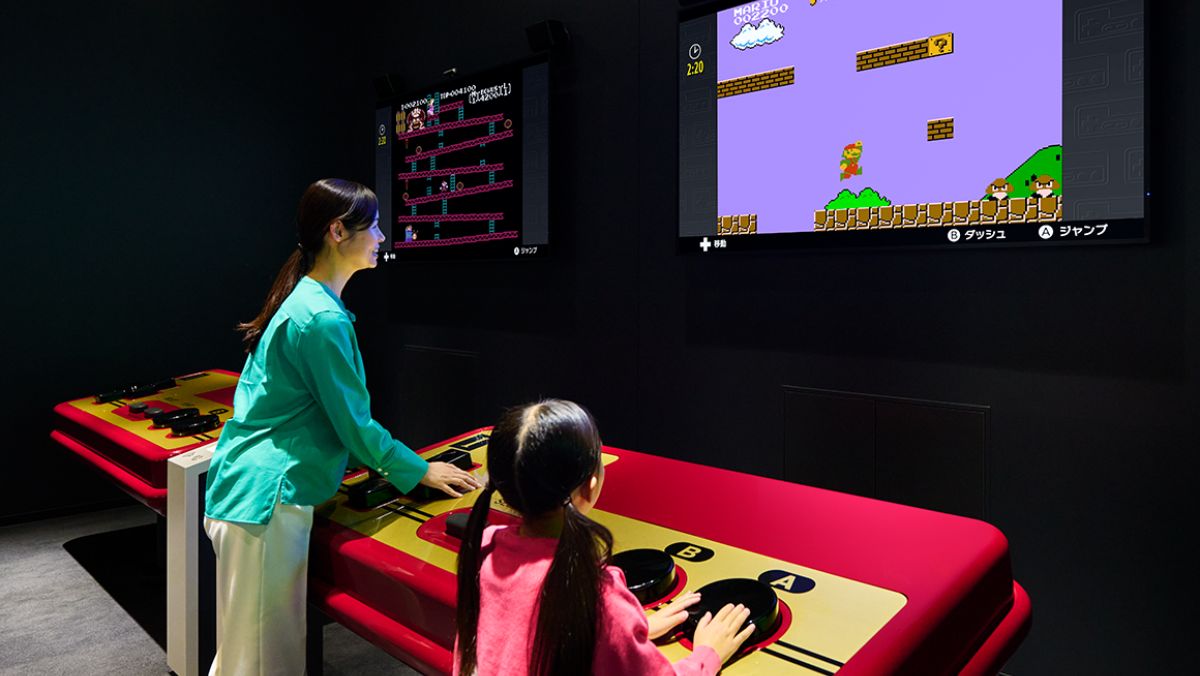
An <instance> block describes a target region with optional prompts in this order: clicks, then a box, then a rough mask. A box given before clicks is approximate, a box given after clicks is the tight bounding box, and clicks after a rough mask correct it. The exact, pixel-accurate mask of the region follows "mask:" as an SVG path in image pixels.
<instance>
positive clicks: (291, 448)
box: [204, 179, 479, 676]
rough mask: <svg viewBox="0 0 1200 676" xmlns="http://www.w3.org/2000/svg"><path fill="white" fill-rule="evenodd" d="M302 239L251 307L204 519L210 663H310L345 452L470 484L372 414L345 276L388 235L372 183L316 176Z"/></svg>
mask: <svg viewBox="0 0 1200 676" xmlns="http://www.w3.org/2000/svg"><path fill="white" fill-rule="evenodd" d="M297 222H298V233H297V234H298V236H299V242H298V243H297V249H296V251H294V252H292V255H291V257H290V258H288V261H287V263H285V264H284V266H283V268H282V269H281V270H280V271H279V274H278V276H277V277H276V278H275V284H274V285H273V286H272V287H271V291H270V293H269V294H268V295H267V301H266V304H265V305H264V306H263V309H262V311H261V312H260V313H259V314H258V316H257V317H255V318H254V320H253V321H250V322H247V323H245V324H241V325H239V327H238V328H239V329H240V330H241V331H242V332H243V334H244V340H245V344H246V351H247V352H248V353H249V357H248V358H247V359H246V366H245V368H244V369H243V371H242V375H241V378H240V379H239V380H238V385H237V390H236V392H235V393H234V401H233V406H234V415H233V418H231V419H230V420H229V421H228V422H227V423H226V424H225V427H224V428H223V429H222V430H221V437H220V439H219V440H218V441H217V446H216V450H215V451H214V453H213V459H212V464H211V466H210V468H209V471H208V492H207V508H206V510H205V516H206V518H205V522H204V523H205V530H206V531H207V532H208V535H209V537H210V538H211V539H212V541H213V548H214V550H215V551H216V555H217V656H216V660H215V661H214V662H213V666H212V671H211V672H210V673H211V674H223V675H225V676H229V675H231V674H281V675H282V674H286V675H288V676H295V675H296V674H302V673H304V640H305V603H306V594H305V592H306V587H307V583H308V538H309V530H310V528H311V526H312V511H313V506H314V505H316V504H319V503H321V502H324V501H325V500H328V499H329V498H330V497H331V496H333V494H334V493H335V492H336V491H337V487H338V485H339V483H340V482H341V479H342V474H343V472H344V471H345V468H346V464H347V461H348V456H351V455H352V456H354V458H355V460H356V461H357V462H360V463H363V464H366V465H367V466H369V467H370V468H372V469H374V470H375V471H377V472H379V474H380V475H382V476H385V477H387V478H388V479H389V480H390V481H391V482H392V483H393V484H395V486H396V487H397V488H399V489H400V490H401V491H404V492H408V491H410V490H412V489H413V488H414V487H415V486H416V485H417V484H418V483H421V484H424V485H426V486H430V487H433V488H437V489H439V490H442V491H444V492H446V493H447V494H449V495H451V496H454V497H460V493H459V492H458V491H460V490H461V491H468V490H471V489H474V488H478V486H479V483H478V482H477V481H476V480H475V479H474V477H472V476H471V475H470V474H469V473H467V472H464V471H462V470H461V469H458V468H457V467H454V466H453V465H450V464H447V463H439V462H435V463H429V462H426V461H425V460H423V459H421V458H420V457H419V456H418V455H417V454H416V453H414V452H413V451H412V450H411V449H409V448H408V447H407V446H405V445H404V444H402V443H400V442H399V441H397V440H395V439H393V438H392V436H391V435H390V434H389V433H388V432H387V430H385V429H384V428H383V427H382V426H381V425H380V424H379V423H378V422H376V421H375V420H374V419H372V418H371V407H370V396H369V395H368V394H367V388H366V381H365V379H364V375H363V364H362V357H361V355H360V354H359V351H358V343H357V340H356V338H355V334H354V324H353V322H354V315H353V314H352V313H350V311H349V310H347V309H346V307H345V305H343V304H342V301H341V295H342V289H344V288H345V286H346V282H347V281H349V279H350V277H351V276H352V275H353V274H354V273H355V272H358V271H359V270H364V269H367V268H373V267H375V265H376V262H377V258H378V255H379V244H380V243H381V242H382V241H383V240H384V236H383V233H382V232H381V231H380V230H379V212H378V206H377V201H376V199H375V194H374V193H372V192H371V191H370V190H369V189H368V188H366V187H365V186H362V185H360V184H358V183H354V182H352V181H343V180H338V179H324V180H321V181H317V182H316V183H314V184H312V185H311V186H309V187H308V189H307V190H306V191H305V192H304V196H303V197H301V198H300V207H299V211H298V214H297Z"/></svg>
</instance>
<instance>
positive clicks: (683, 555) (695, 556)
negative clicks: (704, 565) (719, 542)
mask: <svg viewBox="0 0 1200 676" xmlns="http://www.w3.org/2000/svg"><path fill="white" fill-rule="evenodd" d="M665 551H666V552H667V553H668V554H670V555H671V556H674V557H675V558H677V559H683V560H684V561H695V562H696V563H699V562H701V561H707V560H709V559H711V558H712V557H713V555H714V552H713V550H711V549H709V548H707V547H701V546H700V545H694V544H692V543H690V542H676V543H675V544H673V545H671V546H670V547H667V548H666V550H665Z"/></svg>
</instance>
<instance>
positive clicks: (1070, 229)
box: [678, 0, 1150, 254]
mask: <svg viewBox="0 0 1200 676" xmlns="http://www.w3.org/2000/svg"><path fill="white" fill-rule="evenodd" d="M706 11H707V13H702V14H700V15H698V16H695V15H692V16H688V15H687V14H684V15H683V16H681V22H680V32H679V47H678V49H679V62H678V68H679V73H678V77H679V122H680V129H679V132H680V152H679V178H680V193H679V210H680V221H679V250H680V251H681V252H687V253H701V254H703V253H710V252H711V251H714V250H715V251H720V250H731V249H768V248H790V247H847V246H850V247H858V246H878V245H883V246H909V245H915V246H931V245H932V246H945V247H980V246H1005V245H1013V244H1025V245H1028V244H1037V245H1057V244H1081V243H1088V242H1097V243H1099V242H1136V241H1146V240H1147V229H1146V222H1145V218H1144V215H1145V201H1146V199H1147V198H1148V197H1149V194H1150V193H1149V191H1148V189H1147V187H1146V177H1145V157H1144V152H1145V142H1144V111H1143V98H1144V94H1143V90H1144V79H1145V49H1144V44H1143V42H1144V38H1143V34H1144V21H1145V17H1144V9H1143V2H1142V0H1117V1H1115V2H1114V1H1111V0H1110V1H1097V0H1010V1H1009V2H1005V3H984V2H962V1H961V0H909V1H908V2H895V1H894V0H795V1H793V2H787V1H785V0H758V1H756V2H746V3H740V4H737V5H733V6H730V7H727V8H725V9H722V10H720V11H716V12H713V11H712V10H711V9H708V10H706Z"/></svg>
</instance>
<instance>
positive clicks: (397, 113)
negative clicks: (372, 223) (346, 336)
mask: <svg viewBox="0 0 1200 676" xmlns="http://www.w3.org/2000/svg"><path fill="white" fill-rule="evenodd" d="M548 73H549V67H548V64H547V63H546V62H545V61H544V60H541V61H531V62H526V63H521V64H513V65H510V66H505V67H502V68H498V69H496V70H493V71H489V72H486V73H481V74H478V75H473V76H464V77H458V78H454V79H447V80H445V81H444V82H442V83H440V84H439V85H437V86H433V87H428V88H425V89H420V90H417V91H413V92H409V93H407V94H404V95H400V96H396V97H391V98H389V99H387V100H384V101H381V102H380V104H379V106H378V107H377V108H376V113H375V125H376V126H375V174H376V181H375V185H376V194H377V195H378V196H379V212H380V225H381V227H382V228H383V230H384V234H386V235H387V241H386V242H385V243H384V245H383V246H382V247H381V251H382V252H383V253H382V255H381V259H382V260H383V261H384V262H389V261H395V260H399V259H401V258H405V259H418V258H420V259H430V258H512V257H529V256H544V255H546V254H547V253H548V251H549V243H550V240H549V185H548V183H549V136H550V135H549V98H550V92H549V74H548Z"/></svg>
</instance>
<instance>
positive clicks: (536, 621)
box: [454, 399, 754, 676]
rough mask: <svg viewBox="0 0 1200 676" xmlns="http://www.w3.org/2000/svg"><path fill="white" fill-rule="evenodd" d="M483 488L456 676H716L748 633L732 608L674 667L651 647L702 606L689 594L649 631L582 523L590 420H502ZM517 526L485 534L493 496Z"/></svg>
mask: <svg viewBox="0 0 1200 676" xmlns="http://www.w3.org/2000/svg"><path fill="white" fill-rule="evenodd" d="M487 461H488V473H489V480H488V483H487V486H486V487H485V488H484V490H483V492H482V493H481V494H480V496H479V498H478V499H477V500H476V502H475V507H474V509H472V511H471V517H470V520H469V521H468V525H467V534H466V537H465V538H464V541H463V547H462V551H461V552H460V553H459V558H458V640H457V644H456V647H455V660H454V673H455V674H478V675H479V676H487V675H489V674H532V675H534V676H550V675H553V674H589V673H592V674H715V673H717V671H719V670H720V668H721V664H722V663H724V661H725V660H727V659H729V657H730V656H731V655H732V654H733V653H734V652H735V651H736V650H737V648H738V647H739V646H740V645H741V644H742V642H743V641H745V640H746V639H747V638H748V637H749V636H750V634H751V633H752V632H753V630H754V627H753V625H749V626H747V627H746V628H745V629H744V630H743V629H741V627H742V625H743V624H744V623H745V622H746V619H747V618H748V617H749V614H750V611H749V610H748V609H746V608H743V607H742V606H741V605H738V606H733V605H728V606H725V607H724V608H722V609H721V610H720V611H719V612H718V613H717V615H716V617H712V616H711V615H710V614H705V616H704V617H703V618H702V619H701V620H700V623H699V625H698V626H697V628H696V633H695V637H694V641H693V643H694V645H695V648H694V649H693V652H692V654H691V655H690V656H688V657H687V658H685V659H683V660H680V661H679V662H676V663H675V664H671V663H670V662H669V661H668V660H667V658H666V657H665V656H663V654H662V653H661V652H659V651H658V648H656V647H655V646H654V644H653V643H651V641H650V639H652V638H656V637H658V636H662V635H665V634H666V633H667V632H669V631H670V630H671V629H673V628H674V627H676V626H678V625H679V624H680V623H681V622H683V621H684V620H685V619H686V618H687V612H686V608H687V607H688V606H690V605H693V604H695V603H697V602H699V600H700V597H699V595H697V594H694V593H693V594H688V595H685V596H684V597H682V598H681V599H680V600H679V601H677V602H675V603H673V604H672V605H671V606H669V607H667V608H664V609H663V610H661V611H659V612H658V613H656V614H655V615H654V617H652V618H651V620H650V621H649V622H648V621H647V619H646V615H645V613H644V612H643V611H642V607H641V605H640V604H639V603H638V602H637V600H636V599H635V598H634V597H633V594H632V593H631V592H630V591H629V589H628V588H627V587H626V585H625V577H624V575H623V574H622V573H621V571H620V570H619V569H617V568H613V567H610V566H608V565H607V564H608V560H609V556H610V554H611V552H612V533H610V532H609V531H608V529H607V528H605V527H604V526H602V525H600V524H598V523H596V522H595V521H592V520H591V519H589V518H588V517H587V516H586V515H587V512H588V511H589V510H590V509H591V508H592V505H594V504H595V502H596V500H597V499H598V498H599V497H600V489H601V487H602V486H603V484H604V465H603V463H602V462H601V460H600V435H599V434H598V433H597V431H596V426H595V423H594V422H593V421H592V418H591V416H590V415H588V413H587V412H586V411H584V410H583V409H582V408H580V407H579V406H578V405H577V404H574V403H572V402H569V401H560V400H553V399H551V400H547V401H543V402H540V403H537V404H531V405H529V406H524V407H521V408H516V409H512V410H510V411H508V412H507V413H505V414H504V416H503V417H502V418H501V419H500V422H499V423H498V424H497V425H496V427H495V429H494V430H493V431H492V435H491V439H490V440H489V442H488V455H487ZM494 491H500V495H501V497H503V498H504V501H505V502H506V503H507V504H508V505H509V506H510V507H512V508H513V509H515V510H516V511H518V512H519V513H520V514H521V516H522V517H524V518H523V521H522V523H521V524H520V525H519V526H505V527H497V526H489V527H486V528H485V524H486V521H487V512H488V509H489V506H490V504H491V499H492V493H493V492H494Z"/></svg>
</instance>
